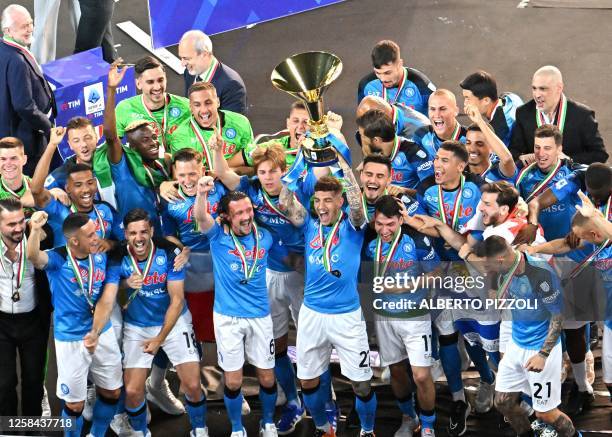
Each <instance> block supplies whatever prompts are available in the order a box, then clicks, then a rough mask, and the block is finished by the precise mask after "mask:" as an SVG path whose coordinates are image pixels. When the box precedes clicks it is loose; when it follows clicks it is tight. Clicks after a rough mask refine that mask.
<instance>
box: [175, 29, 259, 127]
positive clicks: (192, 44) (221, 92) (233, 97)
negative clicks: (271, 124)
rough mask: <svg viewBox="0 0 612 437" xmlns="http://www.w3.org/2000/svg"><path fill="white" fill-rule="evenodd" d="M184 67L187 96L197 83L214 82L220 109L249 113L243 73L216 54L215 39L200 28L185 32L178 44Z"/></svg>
mask: <svg viewBox="0 0 612 437" xmlns="http://www.w3.org/2000/svg"><path fill="white" fill-rule="evenodd" d="M178 54H179V58H181V64H182V65H183V66H184V67H185V72H184V73H183V77H184V78H185V96H187V95H188V94H189V87H190V86H191V85H193V84H194V82H211V83H212V84H213V85H214V86H215V89H216V90H217V96H218V97H219V101H220V103H221V106H220V107H219V109H224V110H226V111H232V112H238V113H239V114H242V115H247V93H246V87H245V86H244V81H243V80H242V78H241V77H240V75H239V74H238V73H237V72H236V71H234V70H233V69H231V68H230V67H228V66H227V65H225V64H222V63H221V62H220V61H219V60H218V59H217V58H216V57H215V55H214V54H213V47H212V41H211V40H210V38H209V37H208V35H206V34H205V33H204V32H202V31H201V30H190V31H188V32H185V33H184V34H183V36H182V37H181V40H180V41H179V47H178Z"/></svg>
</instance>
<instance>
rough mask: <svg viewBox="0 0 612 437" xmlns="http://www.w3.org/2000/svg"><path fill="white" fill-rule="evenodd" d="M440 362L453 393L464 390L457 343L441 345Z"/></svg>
mask: <svg viewBox="0 0 612 437" xmlns="http://www.w3.org/2000/svg"><path fill="white" fill-rule="evenodd" d="M440 360H441V361H442V368H443V369H444V374H445V375H446V380H447V381H448V388H449V390H450V391H451V393H456V392H458V391H461V390H463V380H462V379H461V357H460V356H459V350H458V349H457V343H452V344H449V345H444V346H443V345H440Z"/></svg>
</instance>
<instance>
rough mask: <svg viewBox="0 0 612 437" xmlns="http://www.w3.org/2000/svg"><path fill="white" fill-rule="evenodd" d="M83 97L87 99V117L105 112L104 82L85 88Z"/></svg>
mask: <svg viewBox="0 0 612 437" xmlns="http://www.w3.org/2000/svg"><path fill="white" fill-rule="evenodd" d="M83 97H84V98H85V114H86V115H90V114H93V113H95V112H98V111H103V110H104V87H103V85H102V82H98V83H94V84H93V85H88V86H86V87H84V88H83Z"/></svg>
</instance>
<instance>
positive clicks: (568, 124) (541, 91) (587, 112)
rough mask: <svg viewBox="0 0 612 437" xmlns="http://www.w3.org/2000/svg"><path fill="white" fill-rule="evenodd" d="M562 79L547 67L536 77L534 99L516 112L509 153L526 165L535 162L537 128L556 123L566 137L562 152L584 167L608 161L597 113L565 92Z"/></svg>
mask: <svg viewBox="0 0 612 437" xmlns="http://www.w3.org/2000/svg"><path fill="white" fill-rule="evenodd" d="M563 88H564V86H563V76H562V75H561V71H559V69H558V68H557V67H555V66H552V65H546V66H544V67H541V68H539V69H538V70H537V71H536V72H535V73H534V75H533V80H532V82H531V90H532V94H533V99H532V100H530V101H529V102H527V103H525V104H524V105H523V106H521V107H519V108H518V109H517V110H516V124H515V126H514V130H513V132H512V140H511V142H510V147H509V149H510V151H511V152H512V156H513V157H514V158H515V159H519V160H520V161H522V162H523V164H530V163H532V162H534V160H535V157H534V154H533V141H534V135H533V133H534V132H535V130H536V128H538V127H539V126H541V125H542V124H554V125H556V126H557V127H558V128H559V130H560V131H561V133H562V134H563V153H565V154H566V155H567V156H569V157H570V158H572V159H573V160H574V161H576V162H579V163H582V164H591V163H593V162H606V160H607V159H608V153H607V152H606V149H605V147H604V143H603V139H602V138H601V135H600V134H599V130H598V127H597V120H596V119H595V112H594V111H593V110H592V109H591V108H589V107H588V106H586V105H583V104H582V103H578V102H574V101H573V100H570V99H568V98H567V97H566V96H565V94H564V93H563Z"/></svg>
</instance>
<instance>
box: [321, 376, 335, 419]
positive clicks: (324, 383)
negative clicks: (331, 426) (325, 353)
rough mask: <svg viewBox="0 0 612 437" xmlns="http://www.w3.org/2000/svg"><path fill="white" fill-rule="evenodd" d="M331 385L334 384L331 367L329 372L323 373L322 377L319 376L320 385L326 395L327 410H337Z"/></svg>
mask: <svg viewBox="0 0 612 437" xmlns="http://www.w3.org/2000/svg"><path fill="white" fill-rule="evenodd" d="M331 384H332V374H331V370H330V368H329V367H327V370H326V371H325V372H323V374H322V375H321V376H319V385H320V386H321V390H323V393H325V394H326V397H325V408H329V409H332V408H335V405H334V400H333V398H332V392H331Z"/></svg>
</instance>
